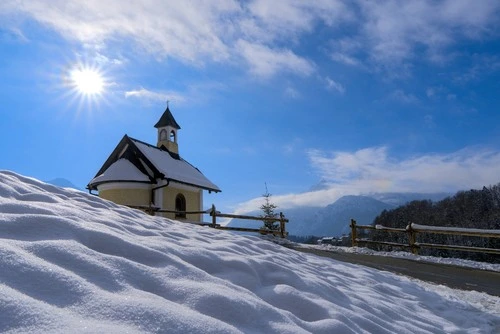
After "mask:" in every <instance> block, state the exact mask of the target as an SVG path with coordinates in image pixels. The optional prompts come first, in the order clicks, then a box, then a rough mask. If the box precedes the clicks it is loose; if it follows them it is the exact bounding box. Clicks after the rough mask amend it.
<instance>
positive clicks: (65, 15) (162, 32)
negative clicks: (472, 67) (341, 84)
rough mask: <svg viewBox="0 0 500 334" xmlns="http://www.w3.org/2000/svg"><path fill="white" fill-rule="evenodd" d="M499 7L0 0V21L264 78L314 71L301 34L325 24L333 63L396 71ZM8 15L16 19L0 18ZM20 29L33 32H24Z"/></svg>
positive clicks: (491, 1)
mask: <svg viewBox="0 0 500 334" xmlns="http://www.w3.org/2000/svg"><path fill="white" fill-rule="evenodd" d="M499 11H500V2H498V1H496V0H483V1H479V2H472V1H466V0H446V1H432V0H419V1H402V2H401V1H392V0H377V1H374V0H368V1H361V0H357V1H350V2H345V1H341V0H321V1H295V0H290V1H266V0H254V1H251V2H238V1H235V0H221V1H201V2H196V3H193V2H187V1H177V2H175V1H169V2H165V1H161V0H149V1H147V2H133V1H132V2H127V3H126V5H124V4H123V2H122V1H120V0H107V1H96V0H89V1H69V0H52V1H48V2H47V1H41V0H38V1H37V0H29V1H28V0H18V1H14V0H4V1H2V2H1V4H0V15H1V16H2V25H3V26H5V25H7V28H8V29H11V31H15V30H12V29H18V27H19V26H22V23H21V22H22V21H23V20H22V18H20V15H19V14H20V13H22V14H25V15H27V16H30V17H32V18H34V19H35V20H37V21H38V22H40V23H42V24H44V25H46V26H48V27H50V28H52V29H53V30H55V31H57V32H58V33H59V34H61V35H62V36H64V37H65V38H67V39H69V40H77V41H80V42H81V43H83V44H96V45H103V44H104V45H105V44H106V42H108V41H113V42H116V41H120V40H122V41H124V40H126V41H127V42H129V41H132V42H133V43H134V44H135V45H139V46H140V47H141V48H142V49H143V50H145V51H146V52H148V53H150V54H152V55H154V57H156V58H159V59H161V58H164V57H168V58H175V59H177V60H179V61H181V62H184V63H186V64H190V65H194V66H202V65H204V64H205V63H207V62H226V63H229V64H231V65H234V64H237V65H238V66H245V64H246V65H247V66H249V67H250V72H251V73H252V74H254V75H258V76H263V77H266V76H270V75H274V74H276V73H278V72H280V71H288V72H291V73H296V74H301V75H303V74H306V75H308V74H310V73H311V72H312V71H313V70H314V65H313V62H312V60H310V59H306V58H304V57H301V56H299V55H298V54H299V52H298V51H297V50H298V47H300V46H301V45H300V44H301V40H303V37H304V36H305V35H306V34H310V33H311V32H312V31H314V29H315V28H316V27H318V26H320V25H321V26H322V27H324V28H325V29H328V30H329V31H330V32H331V33H332V34H335V35H336V36H339V40H337V41H334V42H332V41H325V45H323V46H321V47H328V46H329V45H330V46H331V55H332V60H333V61H336V62H340V63H342V64H345V65H349V66H364V65H363V64H362V63H361V62H366V60H367V59H368V61H370V62H374V63H375V64H377V65H380V66H382V68H389V67H390V68H391V69H393V67H394V66H395V64H396V65H397V64H400V65H401V64H405V63H406V62H408V61H412V60H414V59H416V56H415V55H416V54H417V53H418V54H419V55H420V56H422V55H424V56H425V57H426V58H427V60H429V61H433V59H440V61H441V62H442V61H443V57H444V58H446V55H447V54H448V52H446V51H447V48H448V47H450V46H452V45H454V44H455V43H456V42H457V40H459V39H463V38H467V39H482V38H485V37H486V38H488V36H493V35H494V34H495V31H497V28H498V14H499ZM8 17H19V18H20V19H18V20H12V19H9V20H5V19H4V18H8ZM346 24H347V25H348V27H349V35H348V36H347V35H345V34H344V33H345V28H346V26H347V25H346ZM18 33H19V36H25V37H26V39H29V38H30V37H29V35H26V34H24V33H23V32H22V31H21V30H18ZM339 34H342V35H339ZM276 45H279V47H276ZM419 50H420V51H421V50H423V51H424V52H423V53H422V52H420V51H419ZM242 60H243V62H242ZM405 66H406V65H405ZM400 73H401V72H400ZM393 74H397V73H393Z"/></svg>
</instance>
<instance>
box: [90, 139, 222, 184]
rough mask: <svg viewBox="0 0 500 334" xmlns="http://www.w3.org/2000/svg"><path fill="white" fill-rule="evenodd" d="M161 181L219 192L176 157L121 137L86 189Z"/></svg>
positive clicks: (191, 166)
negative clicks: (116, 184) (125, 183)
mask: <svg viewBox="0 0 500 334" xmlns="http://www.w3.org/2000/svg"><path fill="white" fill-rule="evenodd" d="M155 179H156V180H158V179H164V180H168V181H174V182H179V183H182V184H186V185H190V186H194V187H198V188H202V189H206V190H209V191H215V192H219V191H220V189H219V187H217V186H216V185H215V184H214V183H212V182H211V181H210V180H209V179H207V178H206V177H205V175H203V173H202V172H200V171H199V170H198V169H197V168H196V167H194V166H193V165H191V164H190V163H189V162H187V161H186V160H184V159H182V158H181V157H180V156H179V155H178V154H175V153H172V152H169V151H168V150H167V149H165V148H164V147H162V148H159V147H156V146H153V145H150V144H147V143H144V142H142V141H140V140H137V139H134V138H130V137H129V136H127V135H125V136H124V137H123V138H122V140H121V141H120V143H118V145H117V146H116V148H115V149H114V151H113V152H112V153H111V155H110V156H109V158H108V159H107V160H106V162H105V163H104V165H103V166H102V167H101V169H100V170H99V171H98V172H97V174H96V176H95V177H94V179H92V180H91V181H90V182H89V184H88V186H87V188H88V189H97V185H99V184H102V183H106V182H116V181H133V182H147V183H155V181H154V180H155Z"/></svg>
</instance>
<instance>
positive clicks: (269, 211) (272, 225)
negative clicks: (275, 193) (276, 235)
mask: <svg viewBox="0 0 500 334" xmlns="http://www.w3.org/2000/svg"><path fill="white" fill-rule="evenodd" d="M264 184H265V186H266V192H265V193H264V194H263V195H262V197H264V204H262V205H261V206H260V209H261V210H262V212H263V213H264V214H263V215H261V217H262V218H276V217H278V214H277V213H276V212H275V211H274V210H275V209H276V208H277V207H278V206H277V205H276V204H274V203H273V202H272V201H271V196H272V195H271V194H270V193H269V191H268V190H267V183H264ZM263 228H266V229H269V230H277V229H278V224H277V223H276V222H273V221H264V226H263Z"/></svg>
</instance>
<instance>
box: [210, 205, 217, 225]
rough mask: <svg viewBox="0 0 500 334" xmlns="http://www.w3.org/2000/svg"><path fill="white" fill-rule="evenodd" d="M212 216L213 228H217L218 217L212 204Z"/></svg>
mask: <svg viewBox="0 0 500 334" xmlns="http://www.w3.org/2000/svg"><path fill="white" fill-rule="evenodd" d="M210 215H211V216H212V227H215V225H216V224H217V215H216V213H215V204H212V211H211V212H210Z"/></svg>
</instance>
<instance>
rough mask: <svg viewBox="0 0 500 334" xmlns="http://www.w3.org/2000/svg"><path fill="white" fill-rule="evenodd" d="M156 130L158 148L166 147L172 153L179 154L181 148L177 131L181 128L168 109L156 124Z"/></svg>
mask: <svg viewBox="0 0 500 334" xmlns="http://www.w3.org/2000/svg"><path fill="white" fill-rule="evenodd" d="M155 128H157V129H158V144H156V146H158V147H161V146H164V147H165V148H166V149H167V150H169V151H170V152H172V153H175V154H179V146H178V145H177V130H180V129H181V127H180V126H179V124H177V122H176V121H175V118H174V116H173V115H172V113H171V112H170V109H169V108H168V101H167V109H166V110H165V112H163V115H161V117H160V120H159V121H158V122H156V124H155Z"/></svg>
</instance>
